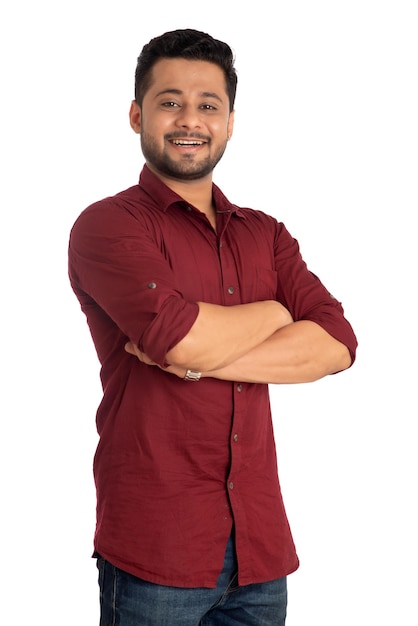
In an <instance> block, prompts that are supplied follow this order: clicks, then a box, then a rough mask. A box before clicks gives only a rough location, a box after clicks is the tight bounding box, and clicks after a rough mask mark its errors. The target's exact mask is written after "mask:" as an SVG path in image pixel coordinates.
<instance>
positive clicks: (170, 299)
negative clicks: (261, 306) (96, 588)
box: [69, 166, 357, 587]
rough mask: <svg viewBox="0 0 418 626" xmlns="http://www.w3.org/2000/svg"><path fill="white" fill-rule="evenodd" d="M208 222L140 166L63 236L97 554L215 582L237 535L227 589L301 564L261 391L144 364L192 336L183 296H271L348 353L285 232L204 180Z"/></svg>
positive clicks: (137, 568) (325, 299)
mask: <svg viewBox="0 0 418 626" xmlns="http://www.w3.org/2000/svg"><path fill="white" fill-rule="evenodd" d="M213 198H214V202H215V206H216V209H217V213H218V215H217V223H218V226H217V230H218V232H217V233H215V232H214V230H213V229H212V227H211V226H210V224H209V221H208V220H207V219H206V217H205V215H204V214H203V213H201V212H199V211H198V210H197V209H195V208H194V207H191V206H189V205H188V204H187V202H185V201H184V200H183V199H182V198H181V197H180V196H178V195H177V194H176V193H174V192H173V191H171V190H170V189H169V188H168V187H166V186H165V185H164V184H163V183H162V182H161V181H160V180H159V179H158V178H157V177H156V176H155V175H154V174H153V173H151V172H150V170H149V169H148V168H147V167H146V166H145V167H144V169H143V171H142V173H141V177H140V181H139V185H136V186H134V187H132V188H130V189H127V190H126V191H123V192H121V193H119V194H117V195H116V196H114V197H110V198H106V199H104V200H101V201H100V202H97V203H95V204H93V205H91V206H90V207H88V208H87V209H86V210H85V211H84V212H83V213H82V214H81V215H80V217H79V218H78V219H77V221H76V222H75V225H74V227H73V229H72V232H71V237H70V246H69V274H70V280H71V284H72V287H73V289H74V291H75V293H76V295H77V298H78V299H79V301H80V304H81V308H82V310H83V311H84V313H85V314H86V316H87V321H88V324H89V327H90V331H91V334H92V337H93V341H94V343H95V346H96V350H97V354H98V357H99V360H100V362H101V365H102V368H101V380H102V384H103V400H102V402H101V404H100V406H99V408H98V411H97V428H98V432H99V435H100V440H99V444H98V447H97V451H96V455H95V460H94V475H95V481H96V487H97V527H96V533H95V549H96V551H97V552H99V553H100V554H101V555H102V556H103V557H104V558H105V559H107V560H108V561H110V562H111V563H113V564H114V565H116V566H117V567H119V568H121V569H123V570H125V571H127V572H130V573H132V574H134V575H136V576H138V577H140V578H143V579H145V580H148V581H151V582H154V583H159V584H163V585H174V586H179V587H215V585H216V580H217V577H218V575H219V573H220V570H221V568H222V565H223V559H224V552H225V546H226V543H227V539H228V537H229V535H230V533H231V529H232V526H233V525H234V528H235V536H236V550H237V558H238V568H239V583H240V584H241V585H246V584H250V583H257V582H263V581H268V580H272V579H274V578H278V577H281V576H284V575H287V574H289V573H291V572H292V571H294V570H295V569H296V568H297V567H298V558H297V555H296V551H295V547H294V543H293V540H292V536H291V532H290V529H289V524H288V521H287V518H286V513H285V509H284V506H283V501H282V495H281V491H280V485H279V480H278V476H277V464H276V452H275V444H274V435H273V426H272V420H271V414H270V403H269V393H268V385H264V384H248V383H240V381H236V382H228V381H219V380H216V379H212V378H204V379H202V380H201V381H200V382H198V383H195V382H187V381H183V380H181V379H180V378H178V377H177V376H174V375H172V374H169V373H167V372H164V371H163V370H161V369H159V368H157V367H155V366H154V367H153V366H147V365H144V364H143V363H141V362H140V361H139V360H138V359H137V358H136V357H133V356H131V355H129V354H127V353H126V352H125V350H124V345H125V343H126V341H127V340H128V338H129V339H130V340H131V341H133V342H134V343H136V344H137V345H139V347H140V349H141V350H142V351H144V352H145V353H146V354H147V355H148V356H149V357H151V359H153V360H154V361H155V362H157V363H159V364H161V365H162V366H163V365H164V364H165V355H166V353H167V352H168V351H169V350H170V348H172V347H173V346H175V345H176V344H177V343H178V342H179V341H180V340H181V339H182V338H183V337H184V336H185V335H186V334H187V332H188V331H189V329H190V328H191V326H192V325H193V323H194V321H195V319H196V316H197V314H198V307H197V304H196V302H198V301H203V302H212V303H216V304H221V305H235V304H242V303H247V302H253V301H258V300H272V299H277V300H279V301H280V302H282V303H283V304H284V305H285V306H286V307H287V308H288V309H289V310H290V312H291V314H292V316H293V318H294V319H295V320H301V319H307V320H313V321H315V322H317V323H318V324H319V325H321V326H322V327H323V328H325V329H326V330H327V331H328V332H329V333H330V334H331V335H333V336H334V337H336V338H337V339H338V340H339V341H341V342H343V343H344V344H345V345H347V346H348V348H349V350H350V353H351V355H352V358H353V359H354V356H355V350H356V345H357V343H356V338H355V336H354V334H353V331H352V329H351V326H350V324H349V323H348V322H347V321H346V320H345V318H344V316H343V310H342V307H341V305H340V303H339V302H337V300H335V299H334V298H332V296H330V295H329V293H328V291H327V290H326V289H325V287H324V286H323V285H322V284H321V282H320V281H319V280H318V278H317V277H316V276H314V275H313V274H312V273H310V272H309V271H308V270H307V268H306V265H305V263H304V262H303V260H302V258H301V256H300V253H299V249H298V244H297V242H296V241H295V239H293V238H292V237H291V236H290V235H289V233H288V232H287V230H286V228H285V227H284V225H283V224H280V223H278V222H277V221H276V220H275V219H274V218H273V217H270V216H268V215H266V214H264V213H262V212H260V211H255V210H252V209H248V208H238V207H237V206H234V205H232V204H231V203H230V202H229V201H228V200H227V199H226V198H225V196H224V195H223V194H222V192H221V191H220V190H219V189H218V188H217V187H216V186H215V185H213Z"/></svg>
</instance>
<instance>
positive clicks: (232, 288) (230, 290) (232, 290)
mask: <svg viewBox="0 0 418 626" xmlns="http://www.w3.org/2000/svg"><path fill="white" fill-rule="evenodd" d="M234 291H235V289H234V287H228V293H229V294H231V296H232V294H233V293H234Z"/></svg>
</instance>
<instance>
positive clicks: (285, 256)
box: [275, 224, 357, 363]
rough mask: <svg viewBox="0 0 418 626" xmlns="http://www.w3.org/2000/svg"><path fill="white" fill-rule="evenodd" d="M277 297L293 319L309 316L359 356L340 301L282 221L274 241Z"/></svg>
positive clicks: (352, 356) (303, 318) (353, 354)
mask: <svg viewBox="0 0 418 626" xmlns="http://www.w3.org/2000/svg"><path fill="white" fill-rule="evenodd" d="M275 265H276V271H277V274H278V299H279V301H280V302H282V303H283V304H284V305H285V306H286V307H287V308H288V310H289V311H290V312H291V314H292V316H293V319H294V320H295V321H298V320H310V321H312V322H316V323H317V324H319V326H321V327H322V328H324V330H326V331H327V332H328V333H329V334H330V335H332V336H333V337H334V338H335V339H337V340H338V341H341V343H343V344H344V345H346V346H347V348H348V350H349V352H350V355H351V362H352V363H353V362H354V360H355V356H356V349H357V338H356V336H355V334H354V331H353V329H352V327H351V324H350V323H349V322H348V320H347V319H346V318H345V316H344V309H343V306H342V304H341V302H339V301H338V300H337V299H336V298H335V297H334V296H333V295H332V294H331V293H330V292H329V291H328V290H327V289H326V287H325V286H324V285H323V284H322V282H321V281H320V279H319V278H318V277H317V276H316V275H315V274H313V273H312V272H311V271H310V270H308V267H307V265H306V263H305V261H304V260H303V258H302V255H301V253H300V249H299V244H298V242H297V241H296V239H294V238H293V237H292V236H291V235H290V233H289V232H288V230H287V229H286V227H285V226H284V225H283V224H278V228H277V232H276V241H275Z"/></svg>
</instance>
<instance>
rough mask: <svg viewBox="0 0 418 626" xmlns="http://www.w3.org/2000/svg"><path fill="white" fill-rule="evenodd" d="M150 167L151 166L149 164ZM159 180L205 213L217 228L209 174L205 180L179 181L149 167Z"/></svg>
mask: <svg viewBox="0 0 418 626" xmlns="http://www.w3.org/2000/svg"><path fill="white" fill-rule="evenodd" d="M147 165H148V167H149V164H147ZM149 169H151V170H152V171H153V172H154V174H155V175H156V176H158V178H160V179H161V180H162V181H163V183H164V184H165V185H167V187H169V188H170V189H172V191H174V192H175V193H177V194H178V195H179V196H181V197H182V198H183V199H184V200H185V201H186V202H188V203H189V204H191V205H193V206H194V207H196V209H199V211H201V212H202V213H205V215H206V217H207V218H208V220H209V221H210V223H211V224H212V226H213V227H214V228H215V226H216V214H215V208H214V206H213V200H212V175H211V174H208V175H207V176H205V177H204V178H199V179H197V180H179V179H178V178H170V177H169V176H165V175H163V174H161V173H160V172H157V171H155V170H154V169H153V168H152V166H151V167H149Z"/></svg>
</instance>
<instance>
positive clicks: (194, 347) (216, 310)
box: [166, 300, 292, 371]
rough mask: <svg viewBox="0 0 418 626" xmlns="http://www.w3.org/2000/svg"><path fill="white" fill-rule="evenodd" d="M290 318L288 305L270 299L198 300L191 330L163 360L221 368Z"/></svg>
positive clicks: (203, 368)
mask: <svg viewBox="0 0 418 626" xmlns="http://www.w3.org/2000/svg"><path fill="white" fill-rule="evenodd" d="M291 322H292V318H291V315H290V313H289V312H288V311H287V309H285V307H283V306H282V305H281V304H280V303H279V302H275V301H273V300H268V301H264V302H251V303H249V304H241V305H237V306H220V305H217V304H208V303H205V302H200V303H199V315H198V316H197V319H196V321H195V323H194V324H193V326H192V328H191V330H190V331H189V333H188V334H187V335H186V337H185V338H184V339H182V341H180V342H179V343H178V344H177V345H176V346H175V347H174V348H173V349H172V350H170V351H169V352H168V353H167V355H166V360H167V363H169V364H171V365H175V366H180V367H185V368H190V369H197V370H200V371H208V370H214V369H220V368H222V367H225V366H227V365H229V364H231V363H233V362H235V361H237V359H239V358H241V357H242V356H243V355H245V354H246V353H248V352H249V351H250V350H252V349H253V348H255V347H256V346H259V345H260V344H262V343H263V342H264V341H265V340H266V339H267V338H268V337H270V336H271V335H272V334H274V333H275V332H276V331H277V330H278V329H279V328H282V327H283V326H285V325H286V324H290V323H291Z"/></svg>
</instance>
